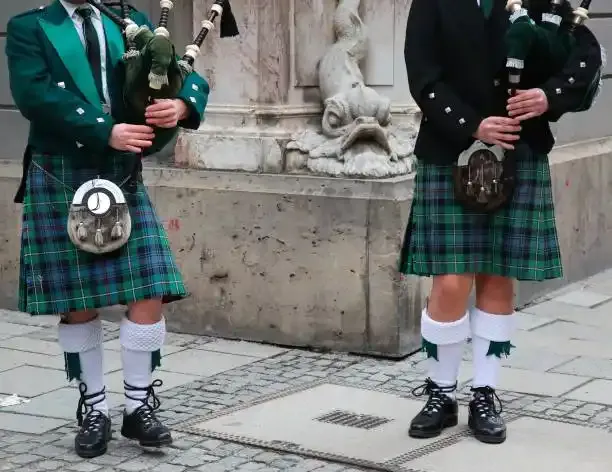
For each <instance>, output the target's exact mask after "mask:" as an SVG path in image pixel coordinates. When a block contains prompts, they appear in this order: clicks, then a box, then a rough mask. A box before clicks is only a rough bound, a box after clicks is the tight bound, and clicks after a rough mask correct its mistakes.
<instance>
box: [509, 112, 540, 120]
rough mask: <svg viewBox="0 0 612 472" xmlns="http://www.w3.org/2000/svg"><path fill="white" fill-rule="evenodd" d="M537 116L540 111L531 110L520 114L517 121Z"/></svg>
mask: <svg viewBox="0 0 612 472" xmlns="http://www.w3.org/2000/svg"><path fill="white" fill-rule="evenodd" d="M536 116H539V115H538V113H536V112H535V111H530V112H528V113H524V114H522V115H518V116H516V117H515V118H516V119H517V121H525V120H530V119H531V118H535V117H536Z"/></svg>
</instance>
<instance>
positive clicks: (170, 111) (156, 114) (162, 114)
mask: <svg viewBox="0 0 612 472" xmlns="http://www.w3.org/2000/svg"><path fill="white" fill-rule="evenodd" d="M174 115H176V110H175V109H174V107H171V108H165V109H163V110H151V111H147V112H146V113H145V117H147V118H169V117H171V116H174Z"/></svg>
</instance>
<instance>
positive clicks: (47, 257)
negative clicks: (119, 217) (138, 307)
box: [19, 154, 187, 315]
mask: <svg viewBox="0 0 612 472" xmlns="http://www.w3.org/2000/svg"><path fill="white" fill-rule="evenodd" d="M33 162H36V163H37V164H38V165H39V166H40V167H42V168H43V169H44V170H45V171H46V172H48V173H50V174H51V175H53V176H55V177H56V178H58V179H59V180H60V181H61V182H63V183H64V185H61V184H60V183H59V182H56V181H54V179H52V178H50V177H49V175H47V173H45V172H44V171H43V170H41V169H40V168H39V167H37V166H35V165H31V166H30V169H29V171H28V179H27V185H26V194H25V197H24V202H23V217H22V221H23V223H22V236H21V254H20V261H21V264H20V281H19V282H20V284H19V308H20V310H21V311H24V312H26V313H31V314H33V315H42V314H62V313H68V312H74V311H81V310H86V309H95V308H101V307H107V306H113V305H127V304H129V303H132V302H135V301H140V300H147V299H154V298H161V299H162V301H163V302H164V303H169V302H172V301H175V300H179V299H181V298H184V297H186V296H187V291H186V288H185V285H184V282H183V279H182V276H181V274H180V271H179V269H178V267H177V265H176V262H175V260H174V257H173V255H172V251H171V248H170V243H169V241H168V237H167V234H166V231H165V229H164V228H163V226H162V224H161V222H160V220H159V218H158V217H157V214H156V212H155V210H154V208H153V205H152V203H151V201H150V199H149V196H148V194H147V191H146V189H145V187H144V185H143V183H142V182H141V181H140V182H138V185H137V186H136V188H135V190H131V191H129V190H128V189H125V188H124V189H122V190H124V193H125V197H126V201H127V203H128V206H129V208H130V215H131V218H132V233H131V236H130V239H129V241H128V243H127V244H126V245H125V246H123V247H122V248H120V249H118V250H117V251H115V252H113V253H109V254H102V255H96V254H90V253H87V252H84V251H81V250H79V249H77V248H76V247H75V246H74V245H73V244H72V242H71V241H70V239H69V237H68V233H67V231H66V224H67V218H68V209H69V207H70V203H71V201H72V198H73V195H74V192H73V191H72V190H70V188H71V189H76V188H78V187H79V186H80V185H81V184H82V183H84V182H86V181H87V180H90V179H93V178H96V177H100V178H102V179H108V180H110V181H112V182H115V183H119V182H120V181H122V180H123V179H124V178H125V177H126V176H127V175H129V173H130V170H131V169H130V167H131V163H130V160H129V159H125V158H122V157H121V156H111V157H109V158H108V161H107V164H106V166H105V167H106V168H107V170H106V171H104V172H102V173H101V172H98V171H96V170H93V169H87V168H76V169H75V168H73V167H72V166H69V164H68V163H67V162H66V161H65V160H64V158H62V157H61V156H51V155H40V154H36V155H34V156H33ZM66 187H69V188H66Z"/></svg>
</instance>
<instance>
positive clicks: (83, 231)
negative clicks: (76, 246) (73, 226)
mask: <svg viewBox="0 0 612 472" xmlns="http://www.w3.org/2000/svg"><path fill="white" fill-rule="evenodd" d="M77 238H79V240H80V241H85V240H86V239H87V228H85V225H84V224H83V222H82V221H81V222H80V223H79V226H78V228H77Z"/></svg>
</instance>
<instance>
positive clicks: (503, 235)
mask: <svg viewBox="0 0 612 472" xmlns="http://www.w3.org/2000/svg"><path fill="white" fill-rule="evenodd" d="M452 171H453V166H452V165H448V166H443V165H435V164H428V163H425V162H423V161H421V160H419V163H418V165H417V171H416V177H415V189H414V198H413V202H412V208H411V213H410V218H409V221H408V226H407V228H406V235H405V238H404V243H403V247H402V251H401V256H400V267H399V270H400V272H402V273H404V274H411V275H419V276H432V275H445V274H489V275H498V276H503V277H510V278H513V279H517V280H534V281H540V280H545V279H554V278H560V277H562V276H563V270H562V262H561V254H560V251H559V241H558V238H557V229H556V226H555V209H554V204H553V195H552V187H551V179H550V167H549V164H548V158H547V156H544V155H539V156H538V155H533V154H531V155H530V156H528V157H527V156H526V157H525V158H524V159H521V160H520V161H519V162H518V163H517V185H516V189H515V192H514V195H513V198H512V201H511V202H510V203H509V204H507V205H506V206H504V207H503V208H501V209H500V210H498V211H497V212H494V213H491V214H484V213H476V212H474V211H472V210H468V209H465V208H464V207H463V206H461V205H460V203H458V202H457V201H456V200H455V197H454V192H453V177H452Z"/></svg>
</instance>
